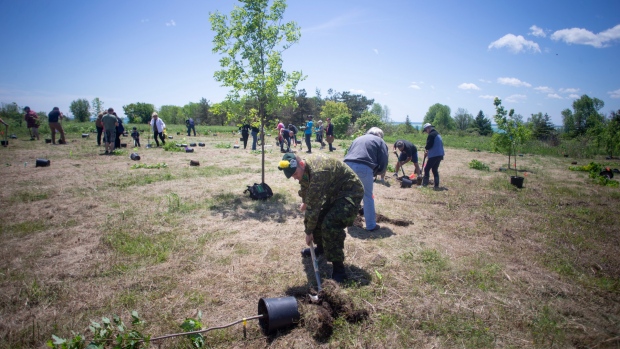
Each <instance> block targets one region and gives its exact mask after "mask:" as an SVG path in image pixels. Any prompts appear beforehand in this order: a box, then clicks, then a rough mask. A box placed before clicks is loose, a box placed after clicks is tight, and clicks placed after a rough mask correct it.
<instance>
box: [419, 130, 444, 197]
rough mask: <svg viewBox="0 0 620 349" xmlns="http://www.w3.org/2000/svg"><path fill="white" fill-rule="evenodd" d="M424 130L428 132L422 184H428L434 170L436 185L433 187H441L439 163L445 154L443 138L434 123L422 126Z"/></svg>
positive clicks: (436, 188)
mask: <svg viewBox="0 0 620 349" xmlns="http://www.w3.org/2000/svg"><path fill="white" fill-rule="evenodd" d="M422 127H423V129H424V132H425V133H427V134H428V137H426V146H425V147H424V149H425V150H424V155H426V158H427V160H426V166H424V178H423V179H422V186H423V187H426V186H428V181H429V177H430V171H433V178H434V185H435V187H434V188H433V189H435V190H438V189H439V163H441V160H443V156H444V154H445V152H444V150H443V140H442V139H441V136H440V135H439V132H437V130H435V128H434V127H433V125H431V124H429V123H426V124H424V126H422Z"/></svg>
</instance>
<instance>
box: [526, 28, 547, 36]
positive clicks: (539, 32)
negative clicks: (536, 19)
mask: <svg viewBox="0 0 620 349" xmlns="http://www.w3.org/2000/svg"><path fill="white" fill-rule="evenodd" d="M530 35H533V36H537V37H539V38H544V37H546V36H547V34H545V31H544V30H542V28H538V27H537V26H535V25H533V26H531V27H530Z"/></svg>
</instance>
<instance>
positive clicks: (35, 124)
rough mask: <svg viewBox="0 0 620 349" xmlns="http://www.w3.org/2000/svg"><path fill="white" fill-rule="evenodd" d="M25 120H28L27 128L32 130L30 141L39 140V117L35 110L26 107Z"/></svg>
mask: <svg viewBox="0 0 620 349" xmlns="http://www.w3.org/2000/svg"><path fill="white" fill-rule="evenodd" d="M24 112H25V113H26V114H25V115H24V120H26V127H27V128H28V130H30V140H31V141H34V140H35V139H36V140H39V116H38V115H37V113H35V112H34V110H30V107H24Z"/></svg>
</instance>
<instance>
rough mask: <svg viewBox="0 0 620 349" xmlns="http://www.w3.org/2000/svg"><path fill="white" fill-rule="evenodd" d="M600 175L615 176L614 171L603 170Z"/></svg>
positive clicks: (610, 177) (609, 177)
mask: <svg viewBox="0 0 620 349" xmlns="http://www.w3.org/2000/svg"><path fill="white" fill-rule="evenodd" d="M599 176H602V177H606V178H607V179H612V178H614V173H613V172H612V171H608V170H603V171H601V173H599Z"/></svg>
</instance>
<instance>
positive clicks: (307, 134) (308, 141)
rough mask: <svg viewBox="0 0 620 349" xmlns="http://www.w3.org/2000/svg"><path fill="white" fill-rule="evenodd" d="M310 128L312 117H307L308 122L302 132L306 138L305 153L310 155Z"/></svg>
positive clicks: (312, 124)
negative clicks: (306, 148)
mask: <svg viewBox="0 0 620 349" xmlns="http://www.w3.org/2000/svg"><path fill="white" fill-rule="evenodd" d="M312 126H314V123H313V122H312V115H308V122H307V123H306V129H305V130H304V135H305V136H306V147H308V150H306V153H312Z"/></svg>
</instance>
